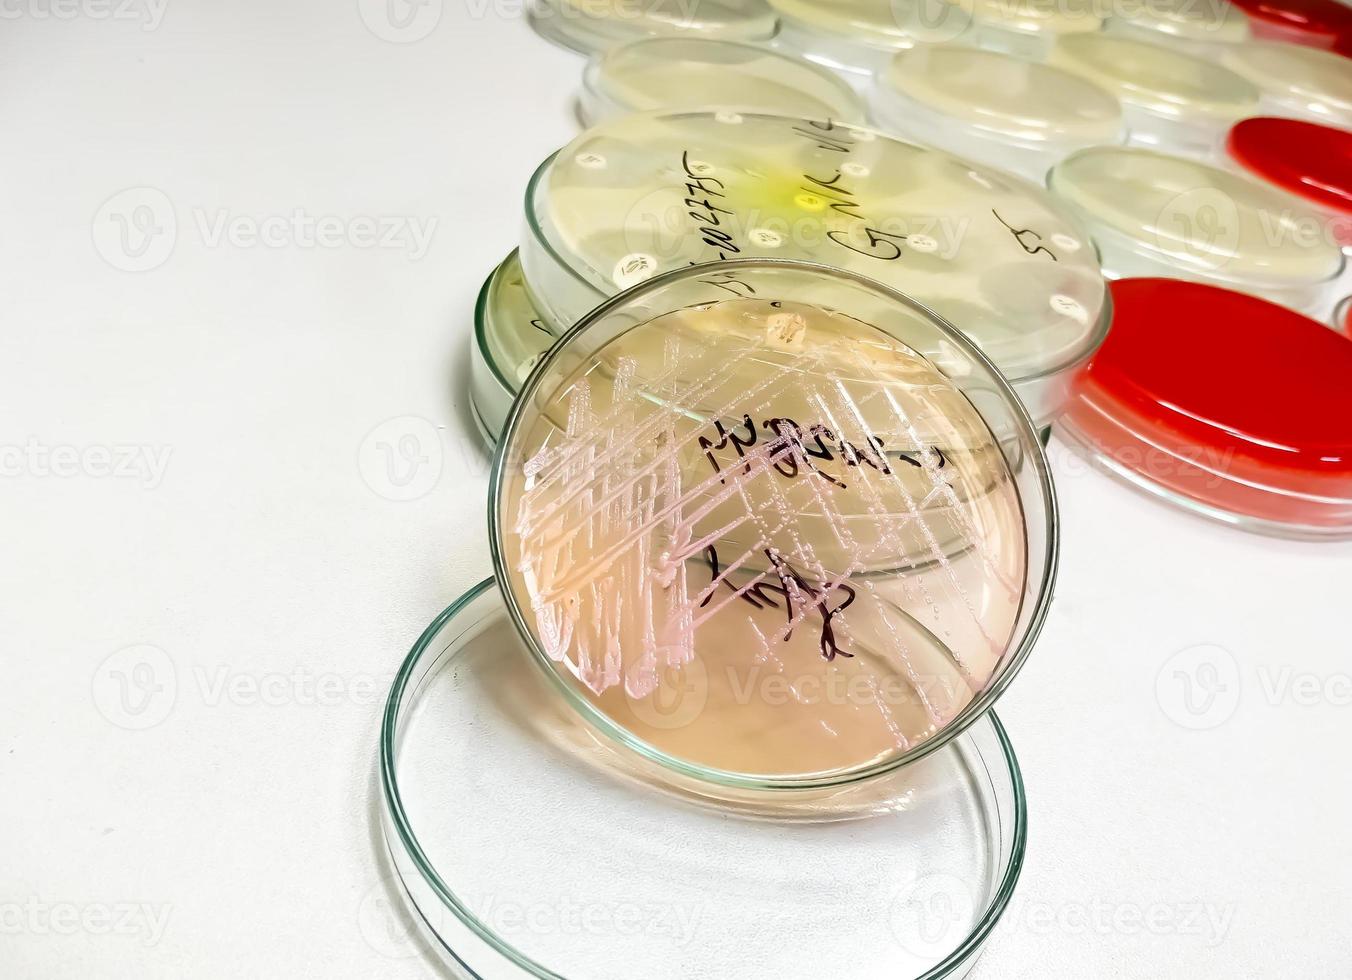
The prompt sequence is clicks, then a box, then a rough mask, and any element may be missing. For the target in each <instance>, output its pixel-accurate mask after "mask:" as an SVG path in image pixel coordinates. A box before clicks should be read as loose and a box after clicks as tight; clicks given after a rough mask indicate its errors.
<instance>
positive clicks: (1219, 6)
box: [1103, 0, 1252, 58]
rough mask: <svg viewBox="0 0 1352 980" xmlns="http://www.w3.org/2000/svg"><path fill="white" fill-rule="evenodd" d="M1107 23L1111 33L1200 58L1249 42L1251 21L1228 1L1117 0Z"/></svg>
mask: <svg viewBox="0 0 1352 980" xmlns="http://www.w3.org/2000/svg"><path fill="white" fill-rule="evenodd" d="M1109 8H1110V10H1111V16H1109V17H1108V19H1107V20H1106V21H1105V22H1104V25H1103V27H1104V30H1105V31H1107V32H1108V33H1109V34H1120V35H1122V36H1124V37H1131V38H1135V39H1136V40H1138V41H1149V42H1153V43H1156V44H1163V45H1165V46H1167V47H1170V48H1173V49H1175V50H1178V51H1185V52H1187V53H1189V54H1192V55H1195V56H1196V57H1198V58H1214V57H1216V55H1217V54H1219V53H1221V52H1222V51H1223V50H1225V49H1226V48H1227V47H1229V46H1231V45H1234V44H1241V43H1243V42H1244V41H1247V40H1248V39H1249V37H1250V36H1251V34H1252V32H1251V30H1250V28H1249V18H1248V17H1247V16H1245V14H1244V11H1243V10H1241V9H1240V8H1239V7H1235V6H1232V5H1231V4H1230V3H1229V2H1228V0H1215V2H1212V0H1207V2H1200V3H1199V2H1198V0H1115V2H1113V3H1112V4H1110V5H1109Z"/></svg>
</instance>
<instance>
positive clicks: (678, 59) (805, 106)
mask: <svg viewBox="0 0 1352 980" xmlns="http://www.w3.org/2000/svg"><path fill="white" fill-rule="evenodd" d="M715 108H722V109H742V110H750V111H753V112H768V113H787V114H789V115H793V116H808V117H811V118H814V119H841V120H846V121H849V122H858V121H860V120H862V119H863V118H864V105H863V102H862V101H861V100H860V98H859V96H858V95H857V94H855V91H854V89H852V88H851V87H850V86H849V85H848V84H846V83H845V82H844V81H842V80H841V79H840V78H839V77H837V76H836V75H835V74H833V73H832V72H830V71H827V70H826V69H824V68H821V67H819V66H817V65H814V64H812V63H811V62H808V61H804V60H803V59H801V58H796V57H794V56H792V55H788V54H783V53H780V52H778V51H773V50H771V49H769V48H766V47H756V46H754V45H750V44H739V43H736V42H733V41H706V40H702V39H698V38H647V39H644V40H641V41H633V42H630V43H628V44H622V45H619V46H617V47H613V48H610V49H609V50H607V51H605V52H602V53H600V54H597V55H594V56H593V57H592V59H591V61H589V62H588V64H587V67H586V70H585V71H584V72H583V74H582V95H581V97H580V99H579V100H578V110H579V115H580V116H581V118H582V121H583V123H584V124H585V125H588V126H590V125H593V124H595V123H597V122H599V121H601V120H603V119H608V118H610V117H612V116H617V115H621V114H623V113H626V112H647V111H652V110H655V109H715Z"/></svg>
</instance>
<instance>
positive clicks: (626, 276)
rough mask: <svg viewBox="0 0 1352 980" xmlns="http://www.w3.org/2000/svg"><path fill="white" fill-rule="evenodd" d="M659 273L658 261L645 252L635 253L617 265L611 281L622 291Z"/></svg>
mask: <svg viewBox="0 0 1352 980" xmlns="http://www.w3.org/2000/svg"><path fill="white" fill-rule="evenodd" d="M656 271H657V259H655V258H653V257H652V256H651V255H645V254H644V253H643V252H633V253H631V254H629V255H626V256H625V257H624V258H622V259H620V261H618V262H616V263H615V271H614V272H613V273H612V274H611V277H610V278H611V279H612V280H614V282H615V285H617V286H619V287H620V288H621V289H628V288H629V287H630V286H635V285H637V284H638V283H641V282H643V281H644V280H645V279H648V278H650V277H651V276H652V274H653V273H654V272H656Z"/></svg>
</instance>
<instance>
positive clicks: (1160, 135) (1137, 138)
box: [1048, 34, 1259, 158]
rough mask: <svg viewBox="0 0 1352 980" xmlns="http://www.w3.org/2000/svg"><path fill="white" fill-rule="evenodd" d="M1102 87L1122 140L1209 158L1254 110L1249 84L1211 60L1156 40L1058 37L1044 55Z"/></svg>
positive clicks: (1254, 90)
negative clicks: (1116, 109) (1115, 109)
mask: <svg viewBox="0 0 1352 980" xmlns="http://www.w3.org/2000/svg"><path fill="white" fill-rule="evenodd" d="M1048 61H1049V63H1050V64H1053V65H1056V66H1057V67H1058V68H1062V69H1064V70H1066V71H1068V72H1071V73H1072V74H1075V75H1079V76H1081V77H1082V78H1087V79H1089V80H1090V81H1091V82H1095V83H1096V84H1098V85H1100V86H1102V87H1103V88H1105V89H1107V90H1108V91H1109V92H1111V93H1112V94H1113V95H1115V96H1117V98H1118V99H1119V100H1120V101H1121V103H1122V111H1123V114H1124V115H1125V117H1126V123H1127V139H1128V142H1130V143H1132V144H1133V145H1136V146H1146V147H1150V148H1151V149H1157V150H1163V151H1165V152H1167V153H1180V154H1184V155H1187V156H1194V157H1202V158H1214V157H1217V156H1219V155H1220V153H1221V148H1222V146H1223V145H1224V142H1225V136H1226V134H1227V133H1228V132H1229V130H1230V127H1231V126H1232V125H1234V123H1236V122H1237V121H1239V120H1240V119H1243V118H1245V117H1246V116H1252V115H1257V113H1258V105H1259V92H1258V89H1257V87H1256V86H1254V85H1253V84H1252V83H1250V82H1248V81H1246V80H1245V79H1243V78H1241V77H1240V76H1239V75H1237V74H1235V73H1234V72H1232V71H1229V70H1228V69H1226V68H1223V67H1221V66H1220V65H1219V64H1216V63H1215V59H1214V58H1213V59H1210V60H1207V59H1204V58H1199V57H1194V56H1193V55H1190V54H1187V53H1185V52H1181V51H1175V50H1172V49H1170V48H1167V47H1164V46H1161V45H1159V44H1148V43H1146V42H1144V41H1138V40H1134V39H1132V38H1128V37H1118V36H1113V35H1110V34H1083V35H1077V36H1074V37H1067V38H1063V39H1061V40H1060V41H1058V42H1057V44H1056V46H1055V48H1053V50H1052V53H1051V55H1050V56H1049V58H1048Z"/></svg>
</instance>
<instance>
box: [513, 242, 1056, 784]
mask: <svg viewBox="0 0 1352 980" xmlns="http://www.w3.org/2000/svg"><path fill="white" fill-rule="evenodd" d="M754 268H761V269H774V270H796V271H800V272H803V273H806V274H810V275H814V276H819V277H825V278H832V277H834V278H836V279H839V280H844V281H845V282H847V283H850V284H853V285H856V286H862V287H864V288H866V289H869V290H873V291H874V292H875V293H876V294H878V295H880V296H882V297H884V298H886V299H887V300H888V301H889V302H893V303H897V304H900V305H901V306H904V307H906V308H908V309H910V310H911V311H912V312H914V313H916V314H918V315H919V316H921V317H923V318H925V319H927V320H928V321H929V322H930V324H931V325H932V326H934V327H936V328H937V329H938V330H939V332H940V333H942V334H943V335H944V340H945V341H946V342H948V343H952V344H954V345H955V346H956V347H957V349H958V350H960V351H961V352H962V353H963V354H964V355H966V356H967V357H970V358H971V359H972V360H973V361H974V362H975V363H976V364H977V365H979V366H980V367H981V368H982V369H983V370H985V371H986V373H987V375H988V377H989V380H990V381H991V382H993V383H994V385H995V390H996V393H997V394H998V396H999V398H1000V400H1001V402H1002V404H1003V405H1004V407H1005V408H1006V409H1007V410H1009V411H1010V412H1011V414H1012V416H1013V418H1014V421H1015V423H1016V424H1017V425H1018V426H1019V432H1017V433H1010V434H1009V437H1010V438H1017V437H1018V436H1020V435H1021V436H1023V442H1024V444H1025V445H1026V446H1027V448H1028V453H1027V459H1026V463H1027V465H1029V466H1030V467H1031V468H1032V472H1033V475H1034V477H1035V479H1036V481H1037V486H1038V490H1039V496H1040V498H1041V500H1040V503H1041V508H1042V513H1041V514H1040V515H1039V517H1040V519H1041V520H1042V521H1043V522H1044V524H1045V527H1046V542H1045V547H1044V553H1043V554H1042V555H1041V556H1040V564H1041V568H1042V575H1041V580H1040V581H1039V582H1038V583H1037V584H1036V588H1035V589H1034V588H1032V587H1031V585H1030V584H1029V583H1026V584H1025V589H1026V591H1027V592H1028V593H1029V594H1030V595H1032V596H1033V599H1032V601H1033V603H1034V605H1033V607H1032V609H1031V611H1030V613H1029V616H1028V621H1027V625H1026V627H1025V628H1024V630H1023V632H1022V635H1019V634H1018V633H1017V632H1016V633H1015V634H1014V635H1013V636H1011V638H1010V641H1009V643H1008V644H1007V645H1006V648H1005V650H1004V652H1003V654H1002V655H1001V658H1000V661H999V666H998V667H997V669H996V670H995V672H994V673H993V674H992V676H991V678H990V679H989V681H988V682H987V684H986V686H985V687H983V688H982V689H981V690H980V691H979V692H978V693H976V694H975V695H974V696H973V698H972V700H971V701H969V702H968V703H967V704H966V705H965V706H964V707H963V708H962V710H961V711H959V712H958V713H957V715H955V716H954V717H953V718H952V719H951V720H949V721H948V722H947V723H945V724H944V725H943V726H942V727H941V728H940V729H939V730H938V731H936V732H935V733H934V734H933V735H930V736H929V737H927V738H926V739H924V741H922V742H920V743H919V744H917V745H914V746H912V747H911V748H909V749H905V750H903V751H899V752H896V753H893V754H891V755H889V756H888V757H887V758H885V759H883V760H881V761H878V762H873V763H868V764H865V765H862V766H857V767H854V768H851V769H848V770H844V771H841V772H838V773H830V774H816V773H814V774H809V775H807V776H769V775H747V774H743V773H736V772H729V771H726V770H719V769H713V768H711V767H706V766H702V765H698V764H695V763H691V762H687V761H685V760H683V759H679V758H677V757H675V756H673V755H670V754H668V753H666V752H664V751H662V750H661V749H659V748H657V747H655V746H653V745H650V744H649V743H648V742H645V741H644V740H643V739H641V738H639V737H638V736H637V735H635V734H634V733H632V732H631V731H629V730H628V729H627V728H625V726H623V725H622V724H620V723H618V722H616V721H615V720H614V719H612V718H611V717H610V716H609V715H607V714H606V713H605V712H604V711H602V710H601V709H600V708H598V707H597V706H596V705H594V704H593V703H592V702H590V701H588V700H587V699H586V698H585V697H583V696H582V695H581V694H580V693H579V692H578V691H577V690H576V689H574V688H573V687H572V686H570V685H569V683H568V682H567V680H566V679H565V678H564V677H563V675H562V672H561V671H560V669H559V668H558V666H557V665H556V664H555V663H554V662H553V661H552V660H550V659H549V657H548V656H547V655H546V654H545V652H544V651H543V650H542V649H541V648H540V643H539V640H538V639H537V638H536V636H535V633H534V631H533V630H532V629H531V628H530V626H529V625H528V622H527V617H526V612H525V610H523V609H522V608H521V603H520V601H519V599H518V597H517V595H516V591H515V589H513V587H512V584H511V582H510V581H509V580H508V571H507V569H505V568H504V557H503V556H504V554H505V551H506V549H505V548H504V528H503V526H502V522H501V516H500V514H499V503H500V501H501V498H502V496H503V493H504V481H505V476H506V469H507V466H508V460H507V455H508V452H509V450H511V449H512V448H513V447H514V443H515V437H516V435H517V434H518V431H519V430H520V429H521V428H522V426H523V425H524V424H525V421H526V420H527V410H528V408H529V407H530V405H531V402H532V400H533V396H534V395H535V393H536V390H537V388H538V385H539V384H540V382H541V381H542V380H543V379H544V378H545V376H546V374H547V373H548V371H549V369H550V367H551V365H552V363H553V362H554V361H555V360H556V359H557V358H559V357H560V356H562V355H563V354H565V353H566V352H567V350H568V348H569V346H570V344H571V343H572V342H573V340H574V339H575V338H577V337H578V336H579V335H581V334H582V333H585V332H586V331H587V330H589V329H591V328H592V326H593V325H594V324H596V323H599V322H602V321H604V320H605V319H606V318H607V317H608V316H609V315H610V314H611V313H612V312H614V311H615V310H617V309H621V308H623V307H624V306H625V305H627V304H630V303H632V302H633V301H634V300H636V299H638V298H641V297H643V296H645V295H647V294H649V293H653V292H657V291H659V290H661V289H663V288H664V287H666V286H668V285H670V284H671V283H674V282H679V281H681V280H683V279H686V278H695V277H697V276H698V275H704V274H708V273H709V272H711V271H714V272H719V273H723V272H735V271H737V270H744V269H746V270H749V269H754ZM930 363H933V362H932V361H931V362H930ZM940 373H943V372H942V370H941V371H940ZM945 377H947V375H945ZM964 397H965V396H964ZM973 407H974V408H975V406H973ZM977 414H978V415H979V416H981V418H982V420H983V422H985V415H984V413H982V412H980V410H977ZM1037 433H1038V430H1037V426H1036V423H1035V422H1034V421H1033V419H1032V417H1031V416H1030V415H1029V413H1028V409H1027V408H1026V407H1025V405H1024V404H1023V402H1022V401H1021V400H1020V399H1019V397H1018V395H1017V394H1015V392H1014V389H1013V387H1012V385H1011V384H1010V382H1009V380H1008V379H1007V378H1006V377H1005V376H1004V374H1002V373H1001V372H1000V369H999V368H998V367H996V366H995V364H994V363H993V362H992V361H991V360H990V358H989V357H988V356H987V355H986V354H985V352H983V351H982V350H981V349H980V348H979V347H977V345H976V344H975V343H973V342H972V341H971V340H970V339H968V338H967V336H966V335H965V334H963V333H962V331H960V330H959V329H958V328H957V327H955V326H953V324H952V323H950V322H949V321H948V320H946V319H944V318H943V317H942V316H940V315H939V314H938V313H936V312H934V311H933V310H932V309H930V308H929V307H927V306H925V305H924V304H923V303H921V302H919V301H918V300H916V299H914V298H912V297H910V296H908V295H906V294H905V293H902V292H900V291H898V290H896V289H893V288H892V287H890V286H888V285H886V284H884V283H880V282H878V281H877V280H874V279H870V278H869V277H867V276H863V275H860V274H858V273H855V272H852V271H850V270H847V269H838V268H836V267H834V266H829V265H824V264H822V263H819V262H809V261H804V260H800V259H774V258H741V259H730V260H724V261H718V262H704V263H699V264H696V265H690V266H682V267H680V268H677V269H672V270H670V271H667V272H663V273H659V274H658V275H655V276H653V277H652V278H650V279H646V280H644V281H643V282H640V283H638V284H636V285H634V286H631V287H630V288H629V289H627V290H624V291H623V292H620V293H618V294H616V295H614V296H612V297H610V298H609V299H607V300H606V301H605V302H603V303H602V304H600V305H599V306H597V307H596V308H595V309H593V310H592V311H591V312H590V313H588V314H587V315H586V316H584V317H582V318H581V319H580V320H578V321H577V323H575V324H574V325H573V326H572V327H571V328H570V329H569V330H568V331H567V332H566V333H565V334H564V335H563V336H562V337H560V338H559V340H558V341H557V342H556V343H555V344H554V346H553V347H552V348H550V350H549V352H548V353H547V354H546V355H545V356H544V357H542V358H541V359H540V361H539V363H537V364H536V365H535V368H534V370H532V371H531V374H530V376H529V377H528V378H526V380H525V381H524V382H523V383H522V385H521V389H520V391H519V392H518V393H517V396H516V398H515V400H514V401H513V403H512V409H511V412H510V413H509V414H508V416H507V421H506V422H505V423H504V425H503V429H502V434H501V436H500V437H499V439H498V443H497V446H496V448H495V451H494V454H493V463H492V468H491V472H490V474H489V483H488V544H489V549H490V551H491V553H492V559H493V574H494V578H495V579H496V581H497V582H498V586H499V589H500V590H501V592H502V594H503V601H504V602H505V603H506V606H507V610H508V613H509V615H510V617H511V619H512V623H513V625H514V626H515V628H516V631H517V633H518V634H519V635H520V637H521V639H522V641H523V642H524V643H525V645H526V648H527V650H528V651H529V652H530V654H531V657H532V659H533V660H534V661H535V663H536V664H537V666H539V667H540V668H541V669H542V670H543V671H544V673H545V674H546V675H548V677H549V680H550V682H551V684H553V685H554V687H555V688H556V689H557V690H558V691H559V692H560V693H561V694H562V695H563V697H564V698H565V700H566V701H568V703H569V704H570V705H571V706H572V707H573V708H574V709H575V710H577V711H578V712H579V713H580V714H581V715H582V716H583V717H585V718H586V719H587V721H588V722H590V723H591V724H592V726H593V727H595V728H596V729H597V730H599V731H601V732H603V733H604V734H605V735H606V736H607V737H608V738H610V739H611V740H612V741H614V742H616V743H618V744H620V745H622V746H624V747H625V748H627V749H629V750H632V751H634V752H636V753H638V754H639V755H641V756H642V757H644V758H647V759H649V760H651V761H654V762H656V763H658V764H659V765H661V766H663V767H664V768H666V769H667V770H669V771H671V772H674V773H676V774H677V775H678V776H682V777H686V778H691V779H696V780H700V781H703V782H706V783H711V784H714V785H717V786H721V787H724V788H729V789H741V790H755V791H773V792H785V791H793V790H805V789H823V788H828V787H838V786H846V785H849V784H851V783H858V782H862V781H864V780H868V779H873V778H875V777H878V776H881V775H884V774H886V773H889V772H893V771H895V770H898V769H900V768H902V767H904V766H907V765H910V764H911V763H914V762H917V761H919V760H920V759H923V758H924V757H925V756H927V755H930V754H931V753H933V752H935V751H937V750H938V749H940V748H942V747H943V746H944V745H946V744H947V743H948V742H950V741H951V740H952V739H954V738H956V737H957V736H958V735H960V734H962V732H963V731H965V730H966V729H967V728H968V727H970V726H971V725H972V724H973V723H974V722H976V721H977V720H978V719H979V718H980V717H981V716H982V715H983V714H985V713H986V712H987V711H989V710H990V708H991V706H992V705H994V704H995V702H996V701H998V700H999V699H1000V697H1001V696H1002V695H1003V694H1004V692H1005V690H1006V689H1007V688H1008V687H1009V685H1010V683H1011V682H1012V681H1013V680H1014V678H1015V677H1016V676H1017V675H1018V674H1019V671H1020V670H1021V669H1022V668H1023V666H1024V664H1025V663H1026V661H1027V660H1028V657H1029V655H1030V654H1031V653H1032V650H1033V647H1034V646H1036V644H1037V641H1038V638H1039V636H1040V634H1041V632H1042V630H1043V628H1044V626H1045V625H1046V620H1047V615H1048V611H1049V609H1050V606H1051V599H1052V594H1053V592H1054V591H1055V586H1056V578H1057V570H1058V560H1059V559H1058V556H1059V552H1060V514H1059V505H1058V502H1057V497H1056V489H1055V485H1054V483H1053V481H1052V476H1051V467H1050V464H1049V463H1048V461H1047V456H1046V453H1045V451H1044V449H1043V446H1042V440H1041V439H1040V438H1039V437H1038V434H1037ZM1037 503H1039V501H1028V500H1025V499H1024V497H1023V494H1019V505H1020V508H1021V509H1022V511H1023V512H1024V515H1025V516H1024V518H1023V522H1024V526H1025V527H1027V526H1028V523H1029V518H1028V517H1027V511H1028V510H1029V509H1030V508H1032V507H1034V506H1036V504H1037ZM1030 566H1031V567H1037V566H1036V565H1034V564H1033V563H1032V561H1031V560H1030ZM1030 574H1031V573H1030ZM1025 601H1026V600H1025Z"/></svg>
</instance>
